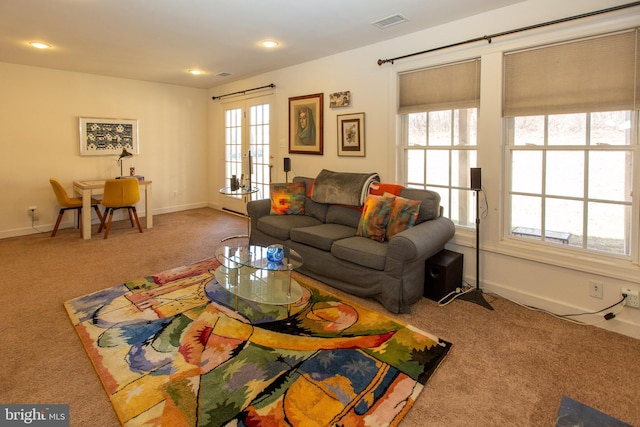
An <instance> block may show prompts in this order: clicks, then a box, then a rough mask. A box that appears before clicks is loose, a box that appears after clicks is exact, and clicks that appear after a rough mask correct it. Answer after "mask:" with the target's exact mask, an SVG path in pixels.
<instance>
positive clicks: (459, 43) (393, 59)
mask: <svg viewBox="0 0 640 427" xmlns="http://www.w3.org/2000/svg"><path fill="white" fill-rule="evenodd" d="M635 6H640V1H636V2H633V3H627V4H623V5H620V6H613V7H609V8H607V9H601V10H597V11H595V12H587V13H583V14H581V15H575V16H570V17H568V18H561V19H556V20H555V21H548V22H543V23H541V24H535V25H529V26H527V27H521V28H516V29H515V30H509V31H503V32H500V33H495V34H491V35H488V36H482V37H476V38H474V39H469V40H465V41H462V42H458V43H453V44H449V45H446V46H440V47H436V48H433V49H428V50H423V51H422V52H416V53H410V54H408V55H403V56H398V57H395V58H391V59H378V65H383V64H386V63H389V62H390V63H392V64H393V62H394V61H397V60H399V59H405V58H410V57H412V56H418V55H423V54H425V53H431V52H435V51H437V50H442V49H448V48H450V47H456V46H461V45H464V44H469V43H475V42H479V41H483V40H486V41H487V42H489V43H491V41H492V39H494V38H496V37H501V36H507V35H509V34H515V33H520V32H522V31H528V30H533V29H536V28H542V27H547V26H549V25H555V24H560V23H563V22H569V21H574V20H576V19H582V18H588V17H590V16H596V15H601V14H603V13H609V12H615V11H618V10H622V9H627V8H630V7H635Z"/></svg>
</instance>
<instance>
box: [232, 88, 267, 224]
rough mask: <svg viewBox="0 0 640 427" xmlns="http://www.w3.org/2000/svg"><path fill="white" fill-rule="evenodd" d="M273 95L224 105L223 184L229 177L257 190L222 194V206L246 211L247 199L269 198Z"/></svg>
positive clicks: (236, 210) (235, 210)
mask: <svg viewBox="0 0 640 427" xmlns="http://www.w3.org/2000/svg"><path fill="white" fill-rule="evenodd" d="M272 104H273V96H272V95H269V96H261V97H257V98H251V99H244V100H242V101H235V102H229V103H227V104H225V105H224V140H225V161H224V170H225V183H224V186H230V183H231V179H232V177H234V176H235V178H236V179H238V180H240V185H249V181H250V184H251V187H256V188H257V189H258V192H257V193H253V194H249V195H244V196H242V195H238V196H224V197H223V200H222V207H223V208H224V209H227V210H230V211H234V212H239V213H242V214H246V203H247V202H248V201H249V200H255V199H264V198H268V197H269V183H270V182H271V154H270V153H271V150H270V143H271V112H272V110H273V108H272Z"/></svg>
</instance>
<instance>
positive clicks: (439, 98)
mask: <svg viewBox="0 0 640 427" xmlns="http://www.w3.org/2000/svg"><path fill="white" fill-rule="evenodd" d="M399 94H400V96H399V97H400V99H399V107H398V112H399V113H400V114H407V113H415V112H421V111H441V110H450V109H456V108H474V107H479V106H480V60H479V59H474V60H472V61H465V62H458V63H455V64H448V65H443V66H439V67H433V68H426V69H423V70H417V71H411V72H406V73H402V74H400V79H399Z"/></svg>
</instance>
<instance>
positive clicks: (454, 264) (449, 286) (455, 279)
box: [424, 249, 463, 301]
mask: <svg viewBox="0 0 640 427" xmlns="http://www.w3.org/2000/svg"><path fill="white" fill-rule="evenodd" d="M462 263H463V255H462V254H459V253H457V252H453V251H449V250H447V249H443V250H442V251H440V252H438V253H437V254H435V255H434V256H432V257H431V258H429V259H428V260H426V261H425V271H424V296H425V297H427V298H429V299H432V300H434V301H440V300H441V299H442V298H444V297H445V296H447V295H449V294H450V293H451V292H453V291H455V290H456V288H457V287H462Z"/></svg>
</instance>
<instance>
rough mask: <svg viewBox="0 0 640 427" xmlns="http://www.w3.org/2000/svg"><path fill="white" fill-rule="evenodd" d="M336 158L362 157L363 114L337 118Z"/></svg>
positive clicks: (343, 115)
mask: <svg viewBox="0 0 640 427" xmlns="http://www.w3.org/2000/svg"><path fill="white" fill-rule="evenodd" d="M338 156H352V157H364V113H355V114H342V115H339V116H338Z"/></svg>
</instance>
